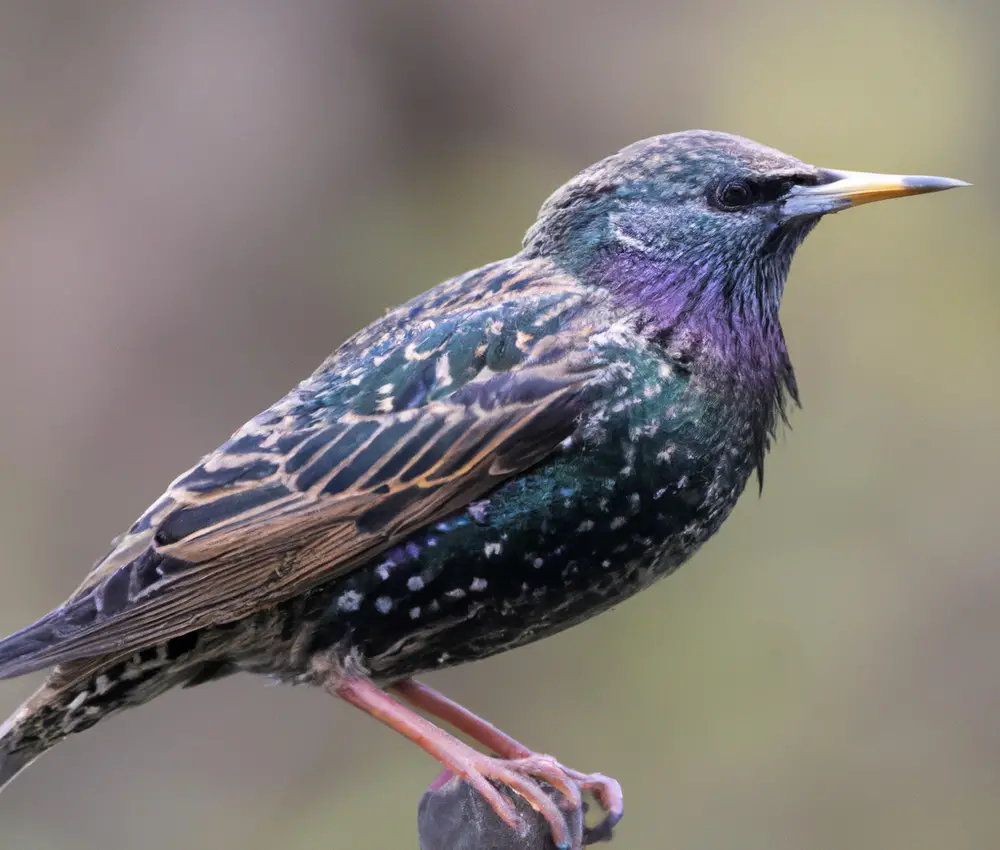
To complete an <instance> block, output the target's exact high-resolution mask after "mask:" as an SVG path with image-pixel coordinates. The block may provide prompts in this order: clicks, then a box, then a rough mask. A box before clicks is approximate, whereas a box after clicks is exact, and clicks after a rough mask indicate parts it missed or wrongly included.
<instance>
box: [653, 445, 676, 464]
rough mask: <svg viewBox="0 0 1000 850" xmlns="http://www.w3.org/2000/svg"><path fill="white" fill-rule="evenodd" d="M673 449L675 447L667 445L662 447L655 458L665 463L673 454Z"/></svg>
mask: <svg viewBox="0 0 1000 850" xmlns="http://www.w3.org/2000/svg"><path fill="white" fill-rule="evenodd" d="M675 451H676V449H675V448H674V447H673V446H667V447H666V448H665V449H663V451H661V452H660V453H659V454H657V456H656V459H657V460H658V461H659V462H660V463H666V462H667V461H668V460H670V458H672V457H673V456H674V452H675Z"/></svg>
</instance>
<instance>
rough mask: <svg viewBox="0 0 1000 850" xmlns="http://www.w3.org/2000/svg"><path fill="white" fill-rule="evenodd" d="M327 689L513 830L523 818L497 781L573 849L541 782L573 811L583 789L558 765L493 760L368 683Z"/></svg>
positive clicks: (329, 683) (333, 679)
mask: <svg viewBox="0 0 1000 850" xmlns="http://www.w3.org/2000/svg"><path fill="white" fill-rule="evenodd" d="M323 685H324V687H325V688H326V689H327V690H328V691H329V692H330V693H332V694H334V695H335V696H338V697H340V698H341V699H343V700H345V701H347V702H349V703H350V704H351V705H354V706H356V707H358V708H360V709H361V710H362V711H364V712H366V713H367V714H370V715H371V716H372V717H374V718H375V719H376V720H381V721H382V722H383V723H385V724H386V725H387V726H389V727H391V728H392V729H395V730H396V731H397V732H399V733H400V734H402V735H405V736H406V737H407V738H409V739H410V740H411V741H413V742H414V743H415V744H418V745H419V746H420V747H421V748H423V749H424V750H425V751H426V752H427V753H429V754H430V755H432V756H433V757H434V758H436V759H437V760H438V761H439V762H441V764H443V765H444V766H445V767H446V768H448V769H449V770H450V771H451V772H452V773H454V774H455V775H456V776H459V777H461V778H462V779H464V780H465V781H466V782H468V783H469V785H471V786H472V787H473V788H474V789H475V790H476V791H477V792H479V794H480V795H481V796H482V797H483V798H484V799H485V800H486V801H487V802H488V803H489V804H490V807H491V808H492V809H493V810H494V811H495V812H496V813H497V815H498V816H499V817H500V818H502V819H503V821H504V822H505V823H507V824H508V825H509V826H510V827H511V828H513V829H515V830H518V831H521V830H520V828H521V825H522V824H521V820H520V817H519V816H518V814H517V812H516V811H515V809H514V807H513V805H512V804H511V803H510V801H509V800H507V799H506V798H505V797H504V795H503V794H501V793H500V792H499V791H498V790H497V789H496V788H494V787H493V785H492V784H491V781H492V782H496V783H499V784H501V785H506V786H507V787H508V788H510V789H511V790H512V791H514V792H515V793H516V794H518V795H520V796H521V797H523V798H524V799H525V800H526V801H527V802H528V803H529V804H530V805H531V807H532V808H534V809H535V810H536V811H537V812H539V813H540V814H541V815H542V816H543V817H544V818H545V820H546V821H547V822H548V824H549V827H550V828H551V830H552V840H553V841H554V842H555V843H556V846H558V847H559V848H561V850H569V848H570V847H571V846H572V840H571V836H570V830H569V826H568V825H567V823H566V818H565V817H564V816H563V813H562V812H561V811H560V810H559V807H558V806H557V805H556V804H555V802H554V801H553V800H552V798H551V797H549V795H548V794H546V793H545V791H544V790H543V789H542V787H541V786H540V785H539V784H538V783H537V782H536V781H535V780H536V779H540V780H542V781H544V782H547V783H548V784H549V785H551V786H552V787H553V788H555V789H556V790H557V791H559V793H560V794H562V795H563V796H564V797H565V798H566V799H567V800H568V801H569V803H570V805H571V806H574V807H577V808H578V807H579V806H580V805H581V800H580V790H579V788H578V787H577V786H576V785H575V784H574V782H573V781H572V780H571V779H569V778H568V776H567V775H566V773H565V771H563V769H562V768H561V767H559V765H558V763H556V762H555V761H554V760H553V759H550V758H548V757H547V756H535V755H531V756H528V757H525V758H517V759H511V760H505V759H502V758H495V757H493V756H489V755H487V754H486V753H483V752H480V751H479V750H476V749H474V748H472V747H470V746H469V745H468V744H466V743H465V742H464V741H460V740H459V739H458V738H456V737H454V736H453V735H450V734H449V733H448V732H445V731H444V730H443V729H439V728H438V727H437V726H435V725H434V724H433V723H431V722H430V721H429V720H427V719H426V718H424V717H421V716H420V715H419V714H417V713H416V712H415V711H413V710H412V709H410V708H408V707H407V706H405V705H403V704H402V703H400V702H397V701H396V700H395V699H393V698H392V697H391V696H389V694H387V693H385V692H384V691H382V690H381V689H379V688H378V687H376V686H375V685H374V684H373V683H372V682H371V681H369V680H368V679H365V678H362V677H354V676H346V677H345V676H343V675H337V674H332V675H328V676H327V677H326V678H325V679H324V681H323Z"/></svg>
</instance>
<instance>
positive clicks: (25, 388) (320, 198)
mask: <svg viewBox="0 0 1000 850" xmlns="http://www.w3.org/2000/svg"><path fill="white" fill-rule="evenodd" d="M998 38H1000V6H998V4H997V3H996V2H995V0H882V2H879V3H870V2H867V0H843V2H837V3H834V2H809V0H795V2H783V0H756V2H754V3H734V2H730V0H698V2H691V0H648V2H647V1H646V0H632V2H626V0H618V2H615V3H607V2H601V0H561V1H560V2H538V0H504V2H502V3H488V2H467V0H449V1H446V0H436V2H419V3H414V2H405V0H400V1H399V2H389V1H388V0H356V2H347V1H346V0H345V1H344V2H333V1H332V0H330V1H329V2H314V1H313V0H271V2H266V0H244V2H241V3H235V2H228V3H227V2H214V0H173V1H172V2H153V1H152V0H131V2H124V0H95V2H89V3H74V2H69V1H68V0H67V2H50V0H3V2H2V3H0V103H2V109H0V405H2V415H0V630H2V631H4V632H7V631H12V630H14V629H16V628H18V627H20V626H22V625H25V624H26V623H27V622H29V621H30V620H32V619H34V618H35V617H36V616H37V615H40V614H42V613H43V612H44V611H46V610H48V609H49V608H50V607H51V606H53V605H55V604H57V603H58V602H59V601H61V600H62V599H63V598H64V596H65V595H66V594H67V593H68V592H69V591H71V590H72V589H73V588H74V587H75V586H76V584H77V582H78V581H79V579H80V578H81V576H82V575H83V574H84V573H85V571H86V570H87V569H88V568H89V566H90V564H91V563H92V562H93V560H94V559H95V558H96V557H98V556H100V555H102V554H103V553H104V551H105V550H106V547H107V544H108V542H109V540H110V538H111V537H112V536H113V535H114V534H116V533H118V532H119V531H121V530H123V529H124V528H126V527H127V526H128V525H129V524H130V523H131V522H132V520H133V519H134V518H135V517H136V516H137V515H138V514H139V513H140V512H141V511H142V510H143V509H144V508H145V506H146V505H147V504H149V503H150V502H151V501H152V500H153V499H154V498H155V497H156V496H157V495H158V494H159V492H160V491H161V489H162V488H163V487H164V486H165V485H166V483H167V482H168V481H169V480H171V479H172V478H173V477H174V475H176V474H177V473H178V472H180V471H182V470H183V469H185V468H187V467H188V466H189V465H190V464H191V463H192V462H194V461H195V460H196V459H197V458H198V457H200V456H201V455H202V454H203V453H205V452H206V451H208V450H210V449H212V448H214V447H215V446H216V445H217V444H218V443H219V442H221V441H222V440H224V439H225V438H226V437H227V436H228V435H229V434H230V433H231V432H232V431H233V430H235V428H236V427H238V426H239V425H240V424H241V423H242V422H243V421H244V420H245V419H247V418H249V417H250V416H251V415H253V414H254V413H256V412H257V411H258V410H259V409H262V408H263V407H265V406H267V405H268V404H270V403H271V402H272V401H274V400H276V399H277V398H278V397H279V396H281V395H282V394H283V393H284V392H285V391H286V390H287V389H288V388H290V387H291V386H292V385H293V383H294V382H296V381H297V380H298V379H299V378H301V377H303V376H304V375H305V374H307V373H308V372H309V371H311V370H312V369H313V368H314V367H315V366H316V365H317V364H318V363H319V361H320V360H321V359H322V358H323V357H324V356H325V355H326V354H327V353H328V352H329V351H330V350H331V349H332V348H333V347H335V346H336V345H337V344H338V343H339V342H340V341H341V340H342V339H343V338H345V337H346V336H347V335H348V334H349V333H350V332H352V331H353V330H355V329H356V328H358V327H360V326H361V325H363V324H365V323H367V322H368V321H370V320H371V319H372V318H374V317H375V316H377V315H378V314H379V313H380V312H381V311H382V310H383V309H384V308H386V307H389V306H391V305H394V304H395V303H398V302H399V301H401V300H402V299H404V298H406V297H408V296H410V295H412V294H415V293H416V292H418V291H420V290H422V289H425V288H427V287H429V286H431V285H433V284H435V283H436V282H438V281H439V280H441V279H443V278H445V277H447V276H450V275H452V274H455V273H458V272H461V271H464V270H465V269H467V268H470V267H473V266H476V265H479V264H482V263H484V262H486V261H489V260H492V259H496V258H499V257H502V256H506V255H508V254H510V253H513V252H515V251H516V250H517V247H518V245H519V240H520V238H521V235H522V233H523V231H524V230H525V228H526V227H527V226H528V224H530V222H531V221H532V219H533V217H534V214H535V212H536V210H537V208H538V206H539V205H540V203H541V202H542V200H543V199H544V198H545V197H546V196H547V195H548V193H549V192H550V191H551V190H552V189H554V188H555V187H556V186H557V185H558V184H560V183H561V182H562V181H563V180H565V179H566V178H568V177H569V176H571V175H572V174H573V173H575V172H576V171H577V170H579V169H580V168H581V167H583V166H585V165H587V164H589V163H590V162H592V161H594V160H596V159H598V158H599V157H601V156H603V155H605V154H607V153H609V152H611V151H613V150H615V149H617V148H618V147H621V146H622V145H624V144H627V143H628V142H630V141H632V140H634V139H636V138H640V137H643V136H648V135H652V134H655V133H660V132H667V131H671V130H677V129H683V128H688V127H706V128H713V129H723V130H728V131H732V132H738V133H741V134H743V135H747V136H750V137H752V138H755V139H758V140H759V141H763V142H766V143H768V144H771V145H774V146H777V147H780V148H783V149H785V150H787V151H789V152H790V153H794V154H796V155H798V156H800V157H801V158H803V159H806V160H807V161H811V162H816V163H820V164H823V165H828V166H831V167H842V168H857V169H862V170H883V171H908V172H916V173H932V174H944V175H949V176H954V177H960V178H964V179H966V180H970V181H972V182H973V183H975V184H976V186H975V188H974V189H971V190H963V191H961V192H951V193H948V194H946V195H939V196H936V197H934V198H919V199H914V200H906V201H901V202H897V203H892V204H886V205H877V206H873V207H865V208H864V209H862V210H859V211H857V212H851V213H850V214H848V215H843V216H837V217H835V218H834V219H832V220H830V221H828V222H826V223H824V224H823V225H822V226H821V227H820V228H819V230H818V231H817V232H816V233H815V234H814V235H813V236H811V237H810V238H809V240H808V241H807V243H806V245H805V246H804V248H803V249H802V250H801V251H800V253H799V257H798V259H797V261H796V263H795V265H794V268H793V273H792V279H791V282H790V285H789V288H788V290H787V295H786V301H785V306H784V310H783V317H784V324H785V328H786V333H787V336H788V339H789V344H790V346H791V350H792V353H793V356H794V359H795V363H796V365H797V368H798V373H799V380H800V384H801V386H802V388H803V397H804V402H805V407H804V410H802V411H797V412H796V413H795V415H794V431H793V432H789V433H788V434H786V436H785V437H784V438H783V439H782V440H781V441H780V443H779V445H778V447H777V450H776V451H775V452H774V453H773V455H772V458H771V460H770V463H769V465H768V472H767V483H766V487H765V490H764V496H763V498H762V499H758V498H756V495H755V494H754V493H752V492H749V491H748V493H747V495H746V496H745V498H744V500H743V501H742V503H741V505H740V506H739V508H738V509H737V511H736V513H735V514H734V516H733V517H732V519H731V521H730V522H729V523H728V524H727V525H726V527H725V528H724V530H723V531H722V532H721V533H720V534H719V535H718V537H717V538H716V539H715V540H713V541H712V542H711V543H710V544H709V545H708V546H706V547H705V549H704V550H703V551H702V552H701V553H700V554H699V555H698V556H697V557H696V559H695V561H694V562H693V563H692V564H690V565H689V566H688V567H686V568H685V569H683V570H682V571H681V572H680V573H679V574H677V575H676V576H675V577H673V578H671V579H669V580H668V581H665V582H662V583H661V584H659V585H658V586H656V587H655V588H653V589H651V590H649V591H648V592H647V593H645V594H643V595H642V596H641V597H639V598H636V599H634V600H632V601H630V602H629V603H627V604H625V605H622V606H621V607H620V608H619V609H617V610H616V611H614V612H613V613H611V614H609V615H607V616H605V617H603V618H600V619H599V620H597V621H592V622H590V623H588V624H586V625H584V626H582V627H579V628H577V629H575V630H573V631H571V632H569V633H564V634H563V635H561V636H559V637H557V638H554V639H552V640H549V641H547V642H544V643H542V644H538V645H536V646H532V647H529V648H525V649H522V650H519V651H516V652H514V653H511V654H509V655H506V656H503V657H500V658H496V659H493V660H490V661H488V662H484V663H480V664H477V665H473V666H471V667H468V668H464V669H459V670H454V671H449V672H447V673H445V674H441V675H438V676H437V677H432V680H431V681H432V684H435V685H437V686H439V687H441V688H443V689H445V690H446V691H447V692H448V693H449V694H451V695H452V696H454V697H456V698H458V699H460V700H462V701H463V702H465V703H467V704H468V705H469V706H471V707H473V708H476V709H480V710H482V711H483V712H485V713H486V714H487V715H488V716H489V717H490V718H491V719H493V720H494V721H495V722H497V723H498V724H499V725H501V726H502V727H504V728H506V729H508V730H509V731H510V732H511V733H513V734H515V735H516V736H517V737H519V738H522V739H523V740H525V741H526V742H528V743H529V744H533V745H536V746H538V747H540V748H542V749H544V750H546V751H549V752H554V753H556V754H558V755H559V756H560V757H561V758H562V759H563V760H564V761H565V762H566V763H568V764H571V765H573V766H576V767H580V768H584V769H588V770H601V771H604V772H607V773H610V774H613V775H615V776H617V777H618V778H619V779H620V780H621V782H622V783H623V785H624V788H625V791H626V798H627V810H628V816H627V818H626V819H625V821H624V822H623V825H622V827H621V830H620V837H619V838H618V840H617V846H620V847H627V848H633V850H641V849H642V848H650V850H652V848H666V847H669V848H671V850H685V848H690V850H722V848H727V850H728V848H740V850H757V848H760V850H765V849H766V850H801V848H809V850H841V848H848V847H849V848H851V850H862V848H872V850H876V848H877V850H894V848H900V850H902V849H903V848H905V850H924V848H927V850H931V848H933V850H939V848H942V847H947V848H948V849H949V850H965V848H969V850H973V849H974V850H983V848H987V847H996V846H1000V806H998V801H1000V660H998V659H1000V566H998V563H997V551H998V543H1000V540H998V537H1000V522H998V496H997V481H998V479H1000V449H998V445H1000V382H998V379H997V375H998V365H1000V286H998V269H1000V240H998V238H997V235H998V233H1000V202H998V196H1000V193H998V191H997V187H998V180H997V178H998V176H1000V166H998V160H997V151H998V150H1000V123H998V122H1000V119H998V115H1000V111H998V108H997V106H998V103H1000V53H998V52H997V50H996V43H997V39H998ZM39 678H40V677H32V680H31V681H29V680H27V679H25V680H17V681H13V682H3V683H0V709H2V711H3V713H6V711H7V710H8V709H10V710H12V709H13V708H14V707H15V706H16V705H17V704H18V702H19V700H20V699H21V698H23V697H24V696H25V695H26V694H28V693H29V692H30V691H31V690H32V689H33V688H34V687H35V686H36V684H37V681H38V679H39ZM436 772H437V767H436V766H435V765H434V764H433V763H432V762H431V761H430V760H429V759H428V758H427V757H426V756H424V755H423V754H422V753H421V752H419V751H418V750H417V748H415V747H413V746H412V745H410V744H408V743H406V742H404V741H403V740H402V739H401V738H399V737H397V736H396V735H395V734H393V733H391V732H389V731H388V730H386V729H384V728H382V727H381V726H379V725H378V724H377V723H375V722H374V721H372V720H370V719H368V718H366V717H363V716H362V715H361V714H360V713H358V712H356V711H355V710H353V709H351V708H349V707H347V706H346V705H343V704H339V703H337V702H335V701H334V700H331V699H329V698H328V697H326V696H325V695H324V694H322V693H320V692H312V691H308V690H305V689H290V688H275V687H270V686H268V685H267V684H266V683H264V682H261V681H255V680H252V679H250V678H248V677H247V678H234V679H232V680H230V681H224V682H220V683H217V684H213V685H209V686H206V687H203V688H198V689H195V690H193V691H186V692H178V693H173V694H169V695H167V696H166V697H164V698H162V699H159V700H157V701H156V702H155V703H153V704H151V705H149V706H148V707H146V708H144V709H142V710H140V711H135V712H130V713H127V714H125V715H122V716H119V717H117V718H115V719H113V720H111V721H109V722H107V723H105V724H102V725H101V726H100V727H98V728H95V729H93V730H91V731H90V732H88V733H86V734H84V735H82V736H79V737H78V738H76V739H74V740H71V741H68V742H67V743H65V744H63V745H61V746H60V747H59V748H57V749H56V750H55V751H54V752H53V753H51V754H50V755H48V756H46V757H45V758H44V759H43V760H42V761H41V762H39V763H38V764H37V765H36V766H35V767H34V768H33V769H31V770H30V771H29V772H28V773H27V774H25V775H24V777H23V778H21V779H20V780H19V781H18V782H17V783H15V784H14V785H13V786H12V787H11V788H10V789H9V790H8V791H7V792H6V793H5V794H4V795H3V797H2V798H0V847H2V848H17V849H18V850H62V848H70V847H72V848H74V850H91V848H94V850H97V848H100V850H113V848H129V849H130V850H131V848H143V850H166V849H167V848H189V847H190V848H209V847H211V848H214V850H226V848H239V849H240V850H270V848H284V850H306V849H307V848H308V849H309V850H312V848H327V847H345V848H346V847H349V848H352V850H365V849H366V848H372V850H375V848H379V850H382V848H403V847H415V846H416V829H415V812H416V803H417V799H418V797H419V795H420V793H421V791H422V790H423V788H424V786H425V785H426V784H427V782H428V781H429V780H430V779H431V778H432V777H433V776H434V775H435V774H436Z"/></svg>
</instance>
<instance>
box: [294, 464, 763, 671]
mask: <svg viewBox="0 0 1000 850" xmlns="http://www.w3.org/2000/svg"><path fill="white" fill-rule="evenodd" d="M724 456H725V457H724ZM726 457H731V455H730V454H729V453H728V452H722V453H713V456H712V457H705V456H699V455H697V454H696V453H695V452H693V451H691V450H690V449H684V448H683V447H676V446H674V447H673V448H670V449H661V450H659V451H658V452H656V456H654V455H650V456H649V457H645V456H643V455H642V453H639V455H638V456H637V455H636V454H632V455H631V460H629V459H628V458H626V459H624V460H622V461H621V463H617V462H616V463H615V464H612V465H609V464H608V463H606V462H604V460H606V459H603V460H602V462H600V463H596V462H595V463H594V464H592V465H591V466H590V467H586V466H583V467H581V465H580V464H579V463H578V460H577V459H575V458H573V457H567V458H565V459H562V460H557V461H556V462H554V463H551V464H549V465H547V466H546V467H545V468H543V469H541V470H539V471H538V472H536V473H533V474H531V475H528V476H525V477H524V478H521V479H519V480H516V481H513V482H510V483H508V484H507V485H506V486H504V487H503V488H501V489H500V490H499V491H497V492H496V493H495V494H493V496H491V497H490V498H489V499H486V500H484V501H482V502H480V503H477V504H475V505H473V506H470V508H469V509H467V510H465V511H463V512H461V513H459V514H457V515H455V516H453V517H451V518H449V519H448V520H446V521H443V522H440V523H437V524H436V525H434V526H433V527H430V528H428V529H425V530H423V531H422V532H420V533H418V534H416V535H414V536H412V537H411V538H410V539H408V540H407V541H406V542H404V543H403V544H401V545H399V546H397V547H395V548H394V549H392V550H391V551H390V552H388V553H385V554H384V555H382V556H381V557H379V558H378V559H375V560H373V561H371V562H370V563H368V564H365V565H363V566H362V567H361V568H359V569H357V570H355V571H353V572H352V573H351V574H350V575H348V576H345V577H343V578H342V579H340V580H338V581H336V582H332V583H331V584H330V585H328V586H325V587H322V588H319V589H317V591H315V592H314V593H313V594H312V597H313V598H312V599H311V600H310V603H309V609H310V610H311V611H312V612H314V616H315V617H316V618H317V621H318V622H316V632H315V636H314V638H313V648H314V649H315V650H316V651H327V650H329V649H331V648H334V647H336V648H339V649H340V650H341V651H346V650H348V649H350V650H352V651H354V652H355V653H357V654H359V655H360V656H361V659H362V660H363V663H364V664H365V665H366V666H367V668H368V669H369V670H370V671H371V674H372V675H373V676H374V677H375V678H376V679H380V680H393V679H399V678H402V677H406V676H412V675H416V674H418V673H421V672H426V671H428V670H434V669H440V668H442V667H448V666H453V665H455V664H461V663H464V662H468V661H473V660H477V659H481V658H485V657H488V656H490V655H494V654H496V653H498V652H502V651H505V650H507V649H512V648H514V647H517V646H521V645H524V644H526V643H530V642H532V641H534V640H538V639H539V638H542V637H546V636H548V635H551V634H554V633H556V632H558V631H561V630H562V629H565V628H567V627H569V626H572V625H574V624H576V623H579V622H581V621H583V620H585V619H588V618H589V617H591V616H593V615H595V614H598V613H600V612H602V611H604V610H607V609H608V608H610V607H611V606H613V605H615V604H616V603H618V602H621V601H622V600H624V599H626V598H628V597H629V596H631V595H632V594H634V593H635V592H637V591H638V590H641V589H643V588H644V587H646V586H648V585H649V584H650V583H651V582H652V581H654V580H655V579H657V578H659V577H661V576H663V575H666V574H668V573H669V572H671V571H672V570H673V569H676V568H677V567H678V566H680V564H681V563H683V562H684V561H685V560H686V559H687V558H688V557H689V556H690V555H691V554H692V553H693V552H694V551H695V549H697V547H698V546H699V545H701V543H703V542H704V541H705V540H706V539H707V538H708V537H709V536H710V535H711V534H712V533H713V532H714V531H715V530H716V529H717V528H718V526H719V525H720V524H721V522H722V521H723V519H724V518H725V516H726V515H728V513H729V511H730V510H731V508H732V506H733V504H734V503H735V501H736V498H737V497H738V495H739V493H740V491H741V490H742V488H743V485H744V484H745V482H746V478H747V474H748V472H749V470H748V469H746V468H743V465H736V464H733V463H730V462H727V461H726Z"/></svg>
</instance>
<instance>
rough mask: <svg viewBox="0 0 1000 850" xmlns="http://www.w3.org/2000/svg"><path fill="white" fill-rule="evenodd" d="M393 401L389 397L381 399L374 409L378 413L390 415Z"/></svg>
mask: <svg viewBox="0 0 1000 850" xmlns="http://www.w3.org/2000/svg"><path fill="white" fill-rule="evenodd" d="M392 405H393V401H392V398H391V397H387V398H384V399H382V400H381V401H380V402H379V403H378V404H376V405H375V409H376V410H378V411H379V413H392Z"/></svg>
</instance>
